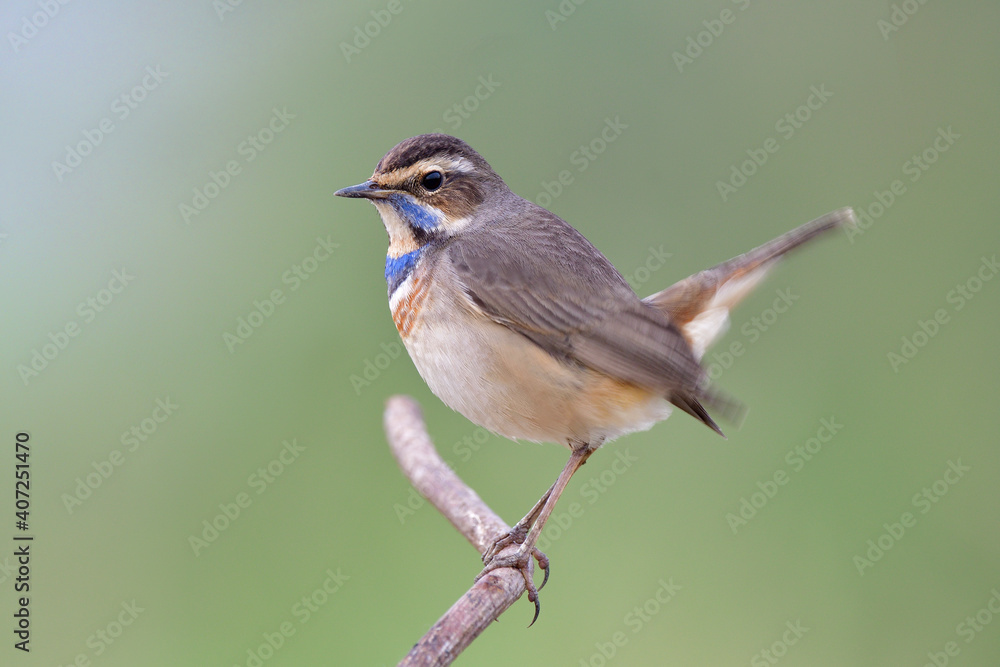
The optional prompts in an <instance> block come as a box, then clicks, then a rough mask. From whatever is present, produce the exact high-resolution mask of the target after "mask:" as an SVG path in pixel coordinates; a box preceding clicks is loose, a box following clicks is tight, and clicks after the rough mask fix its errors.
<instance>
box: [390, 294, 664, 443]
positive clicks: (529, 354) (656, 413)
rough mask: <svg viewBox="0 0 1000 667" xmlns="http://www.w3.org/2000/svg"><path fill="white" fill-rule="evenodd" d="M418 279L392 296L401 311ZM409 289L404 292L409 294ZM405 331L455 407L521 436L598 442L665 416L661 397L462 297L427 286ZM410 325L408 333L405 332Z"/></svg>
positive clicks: (431, 381)
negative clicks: (572, 358) (548, 345)
mask: <svg viewBox="0 0 1000 667" xmlns="http://www.w3.org/2000/svg"><path fill="white" fill-rule="evenodd" d="M412 280H413V277H412V276H411V278H408V279H407V282H406V283H404V284H403V285H401V286H400V288H399V289H398V290H397V292H396V293H395V294H394V295H393V299H392V305H393V310H394V320H396V322H397V326H398V325H399V323H400V322H401V321H403V318H400V317H399V315H400V314H401V313H400V311H399V308H400V307H402V306H404V304H406V305H409V304H410V303H411V301H417V300H415V299H407V297H408V296H410V290H412V287H413V284H412V282H411V281H412ZM404 290H405V291H404ZM422 296H423V298H422V299H420V300H419V301H418V306H419V307H418V308H414V310H413V312H412V313H410V314H409V317H408V318H405V319H406V320H407V325H408V326H406V327H401V328H400V333H401V334H404V335H403V343H404V344H405V346H406V349H407V351H408V352H409V354H410V357H411V358H412V359H413V363H414V365H415V366H416V367H417V370H418V371H419V372H420V375H421V377H423V379H424V381H425V382H426V383H427V385H428V386H429V387H430V389H431V391H432V392H434V394H435V395H436V396H437V397H438V398H440V399H441V400H442V401H444V403H445V404H446V405H448V406H449V407H451V408H452V409H453V410H456V411H458V412H460V413H461V414H462V415H464V416H465V417H467V418H468V419H470V420H471V421H473V422H475V423H476V424H479V425H481V426H483V427H485V428H487V429H489V430H491V431H493V432H495V433H498V434H500V435H503V436H506V437H508V438H514V439H524V440H532V441H536V442H556V443H559V444H563V445H567V446H574V445H578V444H584V443H588V444H598V443H601V442H605V441H608V440H611V439H613V438H616V437H618V436H620V435H624V434H625V433H630V432H632V431H640V430H646V429H649V428H651V427H652V426H653V424H655V423H656V422H658V421H661V420H663V419H666V418H667V417H668V416H669V415H670V412H671V405H670V403H669V402H668V401H666V400H665V399H664V398H662V397H660V396H656V395H653V394H650V393H649V392H647V391H645V390H643V389H640V388H638V387H635V386H633V385H628V384H625V383H622V382H621V381H618V380H615V379H613V378H610V377H608V376H606V375H603V374H601V373H598V372H596V371H593V370H590V369H588V368H585V367H582V366H578V365H570V364H567V363H563V362H561V361H559V360H557V359H555V358H554V357H553V356H552V355H550V354H548V353H547V352H545V351H544V350H542V349H541V348H540V347H538V346H537V345H535V344H534V343H532V342H531V341H529V340H528V339H527V338H525V337H524V336H521V335H520V334H518V333H516V332H514V331H512V330H510V329H508V328H507V327H504V326H502V325H500V324H497V323H495V322H493V321H492V320H489V319H488V318H486V317H484V316H482V315H479V314H477V313H475V312H473V311H472V310H471V309H470V308H469V306H468V304H467V303H465V302H464V301H462V299H463V297H462V296H458V297H457V299H455V298H451V299H450V300H449V297H443V296H442V295H441V290H434V289H431V290H428V291H427V293H426V294H423V295H422ZM404 328H405V329H406V332H405V333H404Z"/></svg>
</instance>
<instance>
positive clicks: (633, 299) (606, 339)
mask: <svg viewBox="0 0 1000 667" xmlns="http://www.w3.org/2000/svg"><path fill="white" fill-rule="evenodd" d="M546 213H547V212H546ZM445 252H447V254H448V259H449V262H448V264H450V266H451V268H452V270H454V271H455V272H456V274H457V278H458V280H459V282H460V283H461V284H462V285H463V287H464V289H465V292H466V294H467V295H468V297H469V298H470V300H471V302H472V304H474V307H476V308H477V309H479V310H480V311H481V312H482V313H484V314H485V315H486V316H488V317H490V318H492V319H493V320H494V321H496V322H498V323H500V324H502V325H504V326H506V327H508V328H510V329H512V330H513V331H516V332H518V333H520V334H522V335H523V336H525V337H526V338H528V339H529V340H531V341H532V342H534V343H535V344H536V345H538V346H539V347H541V348H542V349H544V350H546V351H547V352H549V353H550V354H552V355H554V356H557V357H559V358H563V359H565V360H566V361H567V362H570V363H579V364H582V365H584V366H587V367H589V368H592V369H594V370H597V371H600V372H602V373H605V374H606V375H609V376H612V377H615V378H618V379H621V380H624V381H626V382H630V383H632V384H635V385H638V386H640V387H644V388H647V389H650V390H654V391H657V392H661V393H662V394H663V395H664V396H666V397H668V398H669V397H670V396H672V395H673V394H674V393H678V392H679V393H682V394H691V395H692V398H697V397H698V396H699V395H700V389H702V388H703V387H704V384H705V374H704V371H703V370H702V369H701V367H700V366H699V364H698V362H697V360H696V359H695V358H694V355H693V354H692V352H691V350H690V348H689V346H688V343H687V341H686V340H685V339H684V337H683V336H682V335H681V332H680V330H679V329H678V328H677V327H676V326H674V325H673V323H671V321H670V318H669V316H667V315H666V314H665V313H664V312H661V311H658V310H657V309H655V308H653V307H650V306H649V305H647V304H644V303H642V302H641V301H640V300H639V298H638V297H637V296H636V295H635V293H634V292H633V291H632V289H631V288H630V287H629V286H628V283H627V282H626V281H625V279H624V278H623V277H622V276H621V274H620V273H618V271H617V270H616V269H615V268H614V267H613V266H612V265H611V263H610V262H609V261H608V260H607V258H605V257H604V255H602V254H601V253H600V251H598V250H597V249H596V248H594V247H593V245H591V244H590V242H589V241H587V240H586V239H585V238H584V237H583V236H582V235H581V234H580V233H579V232H577V231H576V230H575V229H573V228H572V227H570V226H569V225H567V224H566V223H565V222H563V221H562V220H561V219H559V218H557V217H556V216H552V219H551V220H546V224H544V225H538V226H534V227H532V228H531V229H528V230H526V229H521V228H517V227H514V228H511V229H505V230H503V233H502V234H500V233H497V230H496V229H493V230H491V232H490V233H478V232H472V233H471V234H466V235H464V236H463V238H461V239H460V240H456V241H454V242H452V243H451V244H449V246H448V248H447V249H446V250H445Z"/></svg>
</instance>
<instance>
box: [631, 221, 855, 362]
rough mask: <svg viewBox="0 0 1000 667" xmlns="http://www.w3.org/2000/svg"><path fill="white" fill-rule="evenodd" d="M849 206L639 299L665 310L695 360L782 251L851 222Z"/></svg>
mask: <svg viewBox="0 0 1000 667" xmlns="http://www.w3.org/2000/svg"><path fill="white" fill-rule="evenodd" d="M856 224H857V218H856V217H855V216H854V210H853V209H851V208H850V207H847V208H841V209H838V210H836V211H833V212H832V213H827V214H826V215H824V216H823V217H821V218H817V219H815V220H813V221H812V222H807V223H806V224H804V225H802V226H801V227H797V228H795V229H793V230H792V231H790V232H787V233H785V234H782V235H781V236H779V237H778V238H776V239H774V240H773V241H770V242H768V243H765V244H764V245H762V246H760V247H759V248H755V249H753V250H751V251H750V252H747V253H744V254H742V255H740V256H739V257H734V258H733V259H731V260H729V261H727V262H723V263H722V264H718V265H716V266H713V267H712V268H710V269H705V270H704V271H700V272H698V273H696V274H694V275H693V276H689V277H687V278H685V279H684V280H681V281H680V282H678V283H675V284H673V285H671V286H670V287H668V288H667V289H665V290H663V291H662V292H657V293H656V294H653V295H650V296H648V297H646V298H645V299H643V301H644V302H645V303H647V304H649V305H651V306H653V307H654V308H657V309H659V310H661V311H663V312H664V313H666V314H667V315H668V316H669V317H670V319H671V320H672V321H673V322H674V323H675V324H676V325H677V327H678V328H679V329H680V330H681V333H683V335H684V337H685V338H686V339H687V341H688V344H689V345H690V346H691V349H692V350H694V353H695V356H696V357H697V358H698V359H701V357H702V356H703V355H704V354H705V350H706V349H708V346H709V345H711V344H712V343H713V342H715V340H716V339H718V338H719V336H721V335H722V334H723V333H725V331H726V329H727V327H728V326H729V311H730V310H731V309H732V308H733V307H734V306H736V304H738V303H739V302H740V301H742V300H743V299H744V298H745V297H746V296H747V295H748V294H750V292H751V291H753V288H754V287H756V286H757V284H758V283H760V281H761V280H762V279H763V278H764V276H765V275H767V272H768V271H770V269H771V268H772V267H773V266H774V265H775V264H776V263H777V262H778V260H779V259H781V258H782V257H783V256H784V255H785V253H787V252H788V251H790V250H793V249H795V248H797V247H799V246H800V245H802V244H803V243H806V242H807V241H810V240H812V239H814V238H816V237H817V236H819V235H820V234H822V233H823V232H827V231H830V230H832V229H837V228H839V227H844V226H854V225H856Z"/></svg>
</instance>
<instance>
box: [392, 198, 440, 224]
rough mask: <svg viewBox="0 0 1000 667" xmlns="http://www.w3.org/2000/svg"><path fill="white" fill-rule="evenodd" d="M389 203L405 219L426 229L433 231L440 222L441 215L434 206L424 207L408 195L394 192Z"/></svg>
mask: <svg viewBox="0 0 1000 667" xmlns="http://www.w3.org/2000/svg"><path fill="white" fill-rule="evenodd" d="M389 203H390V204H392V208H393V209H395V211H396V213H398V214H399V217H401V218H402V219H403V220H406V222H408V223H409V224H410V225H412V226H413V227H416V228H418V229H423V230H424V231H428V232H429V231H432V230H433V229H435V228H437V226H438V224H439V223H440V215H439V214H438V213H437V212H436V211H435V210H434V209H432V208H429V207H424V206H421V205H420V204H418V203H417V202H416V201H414V200H413V198H412V197H409V196H407V195H400V194H394V195H392V196H390V197H389Z"/></svg>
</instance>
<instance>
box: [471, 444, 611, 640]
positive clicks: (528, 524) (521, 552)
mask: <svg viewBox="0 0 1000 667" xmlns="http://www.w3.org/2000/svg"><path fill="white" fill-rule="evenodd" d="M596 450H597V447H591V446H590V445H584V446H583V447H579V448H577V449H574V450H573V453H572V454H570V457H569V461H567V462H566V466H565V467H564V468H563V470H562V472H561V473H559V477H558V478H556V483H555V484H553V485H552V486H551V487H550V488H549V490H548V491H546V492H545V494H544V495H543V496H542V498H541V500H539V501H538V502H537V503H536V504H535V506H534V507H533V508H531V511H530V512H528V514H527V516H525V517H524V518H523V519H521V520H520V521H519V522H518V523H517V525H515V526H514V527H513V528H512V529H511V531H510V533H508V534H507V535H504V536H503V537H501V538H500V539H499V540H497V542H496V543H495V544H494V545H493V547H491V548H490V549H489V550H488V551H487V552H486V554H485V555H484V556H483V561H484V562H485V563H486V567H485V568H483V571H482V572H480V573H479V575H478V576H477V577H476V581H479V579H481V578H482V577H484V576H486V575H487V574H488V573H489V572H491V571H493V570H495V569H497V568H500V567H512V568H514V569H516V570H518V571H520V572H521V575H522V576H523V577H524V588H525V590H527V591H528V600H530V601H531V602H534V603H535V616H534V618H532V619H531V623H530V624H529V625H528V627H529V628H530V627H531V626H532V625H534V623H535V621H536V620H537V619H538V613H539V611H541V605H540V604H539V602H538V589H537V588H535V583H534V581H533V580H532V577H531V569H530V567H531V558H532V556H534V557H535V558H536V559H537V560H538V564H539V566H541V567H542V568H543V569H544V570H545V580H544V581H542V586H544V585H545V582H546V581H548V579H549V559H548V558H547V557H546V556H545V554H543V553H542V552H541V551H539V550H538V549H537V548H536V547H535V545H536V544H538V538H539V537H541V534H542V529H543V528H544V527H545V522H546V521H547V520H548V518H549V516H550V515H551V514H552V510H553V509H554V508H555V506H556V503H557V502H559V496H561V495H562V492H563V491H565V490H566V485H568V484H569V480H570V478H572V477H573V473H575V472H576V471H577V470H579V468H580V466H582V465H583V464H584V463H586V461H587V459H588V458H590V455H591V454H593V453H594V452H595V451H596ZM526 530H527V535H525V531H526ZM511 544H519V545H520V546H519V547H518V549H517V551H515V552H514V553H512V554H509V555H506V556H500V555H499V552H500V551H501V549H503V548H505V547H507V546H509V545H511ZM498 545H499V546H498Z"/></svg>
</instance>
